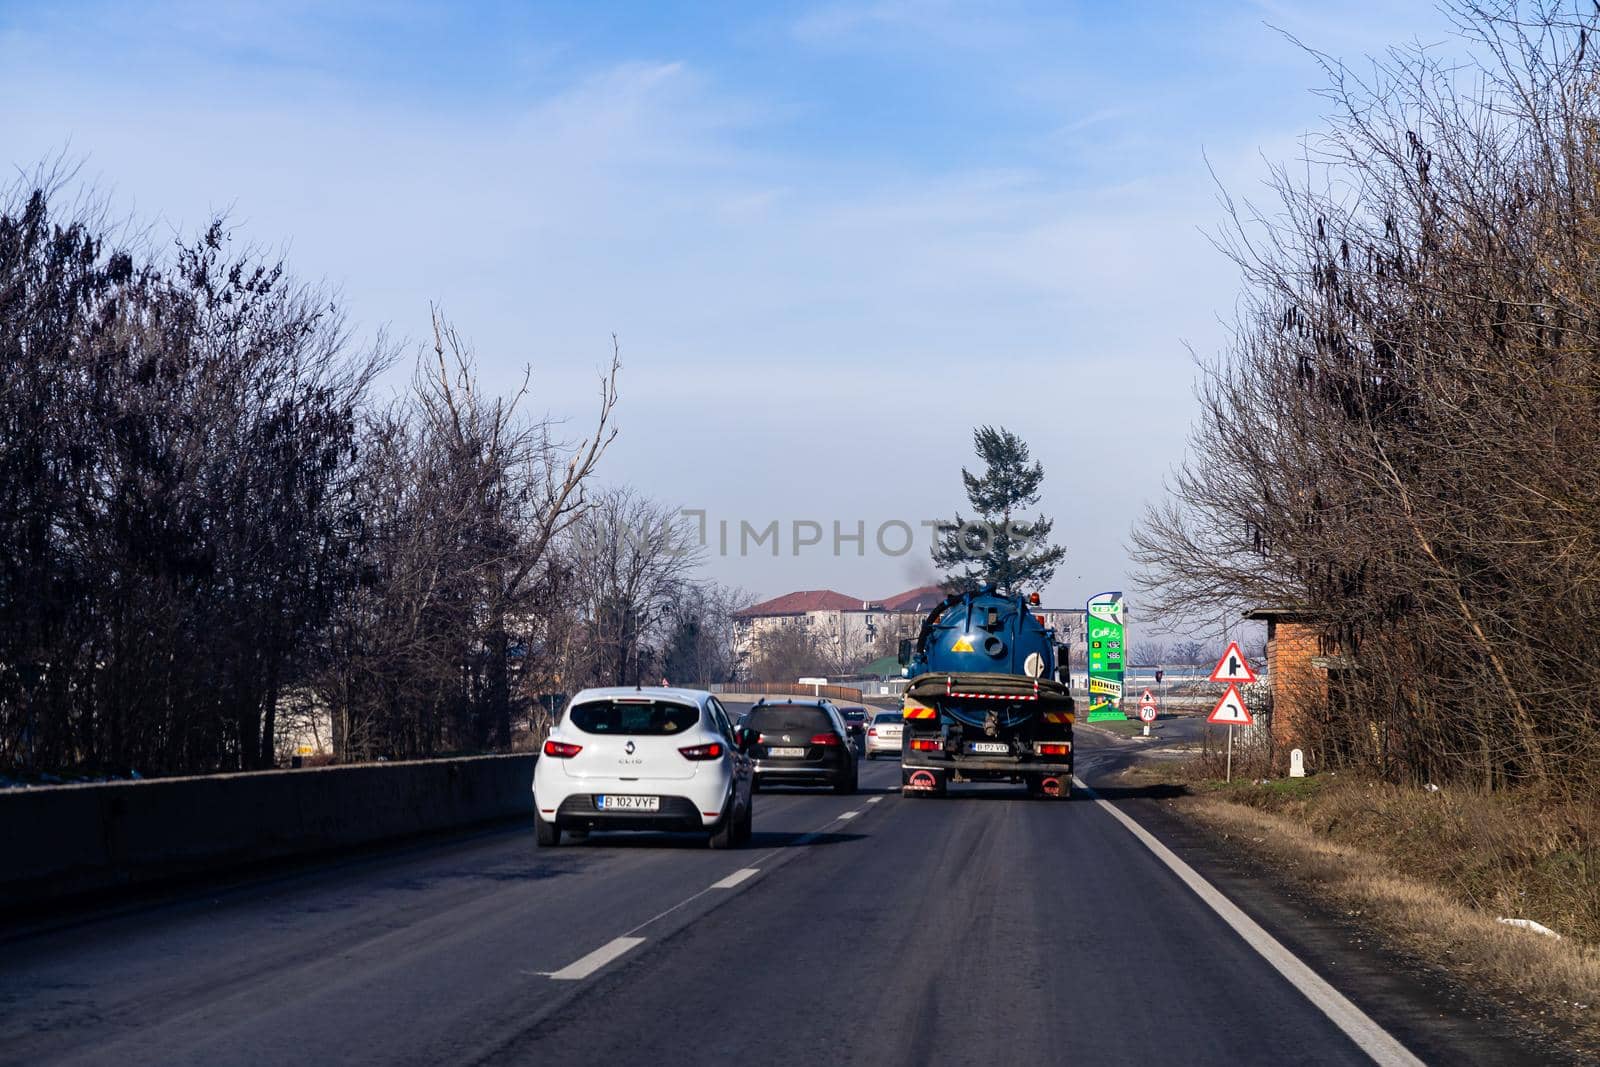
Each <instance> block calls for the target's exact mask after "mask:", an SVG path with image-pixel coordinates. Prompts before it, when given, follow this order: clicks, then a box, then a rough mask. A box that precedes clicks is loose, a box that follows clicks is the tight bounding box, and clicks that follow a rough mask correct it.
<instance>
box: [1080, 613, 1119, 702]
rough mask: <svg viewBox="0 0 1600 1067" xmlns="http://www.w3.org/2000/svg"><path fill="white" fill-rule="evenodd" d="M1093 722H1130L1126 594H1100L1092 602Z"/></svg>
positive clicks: (1090, 672) (1090, 624) (1091, 689)
mask: <svg viewBox="0 0 1600 1067" xmlns="http://www.w3.org/2000/svg"><path fill="white" fill-rule="evenodd" d="M1088 615H1089V617H1088V620H1087V622H1088V626H1089V628H1088V633H1087V634H1086V636H1085V638H1084V640H1085V641H1086V642H1087V643H1088V646H1089V649H1088V651H1089V659H1088V662H1089V718H1088V720H1087V721H1089V722H1097V721H1100V720H1104V719H1126V718H1127V717H1128V716H1127V715H1125V714H1123V711H1122V672H1123V667H1122V665H1123V663H1124V662H1125V660H1124V656H1123V653H1124V651H1125V650H1126V649H1127V645H1128V640H1127V636H1128V629H1127V627H1126V626H1125V625H1124V624H1123V616H1122V594H1121V593H1097V594H1096V595H1094V596H1092V597H1090V598H1089V605H1088Z"/></svg>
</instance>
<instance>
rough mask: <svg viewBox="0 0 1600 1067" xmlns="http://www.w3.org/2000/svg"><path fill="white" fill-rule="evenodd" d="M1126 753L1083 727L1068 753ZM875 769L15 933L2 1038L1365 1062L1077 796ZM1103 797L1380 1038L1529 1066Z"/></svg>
mask: <svg viewBox="0 0 1600 1067" xmlns="http://www.w3.org/2000/svg"><path fill="white" fill-rule="evenodd" d="M1131 747H1132V746H1129V745H1124V744H1119V743H1117V742H1113V741H1109V740H1106V739H1105V738H1103V737H1098V736H1095V735H1091V734H1089V733H1088V732H1084V733H1082V734H1080V756H1079V767H1080V772H1081V776H1082V777H1085V778H1087V779H1089V780H1090V782H1091V784H1092V783H1093V781H1094V780H1096V779H1097V778H1099V777H1101V775H1102V774H1103V773H1104V772H1105V771H1107V770H1109V769H1111V768H1113V767H1114V766H1116V765H1117V764H1118V763H1119V762H1120V761H1121V760H1122V759H1123V758H1124V756H1123V754H1124V753H1125V752H1127V751H1128V750H1129V749H1130V748H1131ZM898 771H899V768H898V764H895V763H891V762H887V761H881V762H864V763H863V764H862V775H861V780H862V785H863V789H862V792H861V793H860V794H859V795H856V796H851V797H844V796H835V795H832V794H830V793H825V792H802V791H795V792H789V793H771V792H768V793H762V794H761V795H760V796H758V797H757V809H756V822H755V828H756V833H755V839H754V842H753V843H752V845H751V846H750V847H749V848H747V849H744V850H740V851H733V852H712V851H710V850H709V849H707V848H706V847H705V846H704V844H703V839H699V838H690V837H678V836H674V835H624V836H617V835H611V836H604V835H597V836H595V837H592V838H591V839H589V840H588V841H585V842H582V843H577V844H568V845H563V846H562V847H561V848H559V849H554V850H550V849H546V850H539V849H536V848H535V847H534V844H533V837H532V832H531V829H530V828H528V827H521V826H519V827H512V828H505V829H497V830H493V831H489V832H483V833H477V834H473V835H468V836H463V837H459V838H455V839H451V840H447V841H432V842H427V843H423V844H419V845H415V846H411V847H408V848H401V849H391V850H387V851H384V852H380V853H376V854H369V855H366V856H363V857H361V858H358V859H354V860H350V861H346V862H341V863H336V864H329V865H322V866H318V867H316V868H313V869H301V870H296V871H292V872H286V873H281V874H279V875H278V876H275V877H272V878H268V879H256V880H251V881H248V882H243V883H240V884H235V885H230V886H226V887H211V888H209V889H206V890H203V891H202V890H199V889H189V890H185V891H181V892H176V893H174V894H172V895H171V896H169V897H168V898H166V899H163V900H160V901H155V902H146V903H143V904H140V905H137V906H135V907H132V908H128V909H123V910H121V911H119V912H116V913H110V914H105V913H102V914H98V915H88V916H78V917H76V918H72V919H68V920H62V921H59V922H55V923H52V924H48V925H47V926H46V927H45V928H42V929H34V930H31V931H26V932H22V933H16V932H13V933H12V934H11V935H9V936H7V937H6V938H5V939H4V940H0V1061H3V1062H6V1063H42V1062H52V1063H53V1062H84V1063H117V1064H138V1063H205V1064H217V1063H285V1062H293V1061H311V1062H332V1061H337V1062H345V1063H382V1064H389V1063H418V1064H434V1063H479V1062H482V1063H507V1064H511V1063H533V1062H537V1063H540V1064H565V1063H597V1064H635V1063H638V1064H650V1065H652V1067H667V1065H671V1064H704V1063H722V1062H750V1063H808V1064H810V1063H830V1064H831V1063H863V1064H924V1063H936V1064H945V1063H949V1064H962V1063H973V1064H978V1063H1020V1062H1030V1061H1032V1062H1068V1061H1070V1062H1074V1063H1084V1064H1147V1063H1183V1064H1230V1065H1237V1064H1257V1063H1261V1064H1267V1063H1273V1064H1286V1063H1296V1064H1298V1063H1317V1064H1354V1063H1370V1062H1372V1059H1371V1058H1370V1057H1369V1056H1368V1054H1367V1053H1364V1052H1363V1051H1362V1050H1361V1048H1359V1047H1358V1046H1357V1044H1356V1043H1355V1042H1354V1040H1353V1039H1352V1037H1351V1036H1349V1033H1348V1032H1347V1030H1348V1025H1347V1026H1346V1028H1344V1029H1341V1027H1340V1026H1339V1025H1336V1023H1335V1022H1334V1021H1332V1020H1331V1019H1330V1016H1329V1015H1328V1014H1327V1013H1325V1011H1324V1010H1322V1009H1321V1008H1319V1007H1317V1006H1316V1005H1315V1004H1314V1003H1313V1000H1312V999H1308V996H1307V994H1306V993H1304V992H1302V990H1301V989H1300V988H1298V987H1297V986H1296V985H1294V984H1291V982H1290V981H1289V980H1288V979H1287V978H1285V976H1284V973H1283V972H1282V971H1281V970H1280V969H1279V968H1277V967H1274V966H1273V965H1272V964H1271V963H1269V962H1268V960H1267V959H1266V958H1265V957H1264V956H1263V955H1262V954H1261V953H1260V952H1259V951H1258V950H1257V949H1256V948H1254V947H1252V945H1251V944H1249V943H1248V942H1247V941H1246V939H1245V938H1244V937H1243V936H1241V934H1240V933H1239V932H1238V930H1237V929H1236V928H1235V927H1234V926H1230V925H1229V923H1228V922H1226V921H1225V920H1224V918H1223V917H1222V916H1220V915H1219V914H1218V912H1217V910H1215V909H1214V908H1213V907H1212V906H1211V905H1209V904H1207V903H1206V902H1205V901H1204V900H1203V899H1202V897H1201V896H1200V895H1198V894H1197V892H1196V891H1195V889H1194V888H1192V887H1191V885H1189V884H1186V883H1185V882H1184V881H1183V880H1182V878H1181V877H1180V874H1179V873H1177V872H1175V871H1174V870H1173V869H1172V868H1171V867H1169V866H1168V865H1167V864H1165V863H1164V862H1163V861H1162V859H1161V858H1160V857H1158V855H1157V854H1156V852H1155V851H1152V849H1151V848H1150V847H1149V846H1148V845H1147V844H1146V843H1145V842H1143V841H1141V840H1140V838H1139V837H1138V836H1136V834H1135V832H1133V831H1132V830H1130V828H1129V827H1128V826H1127V825H1124V824H1123V823H1122V822H1121V821H1119V819H1118V818H1117V817H1116V816H1115V815H1113V814H1112V812H1110V811H1108V810H1106V807H1105V806H1103V805H1102V804H1100V803H1097V802H1095V801H1093V800H1090V799H1087V798H1085V799H1077V800H1073V801H1070V802H1043V801H1030V800H1028V799H1026V798H1025V797H1024V796H1023V795H1022V791H1021V789H1020V787H1001V786H982V787H967V789H966V790H965V791H964V792H962V793H959V794H952V796H951V797H949V798H946V799H942V800H937V799H912V798H902V797H901V796H900V795H899V792H898ZM1105 795H1106V797H1107V801H1106V803H1107V804H1109V805H1112V806H1115V808H1116V809H1117V810H1118V811H1121V812H1123V813H1125V814H1128V815H1131V816H1132V817H1133V818H1134V819H1136V820H1138V822H1139V824H1140V825H1141V826H1147V827H1150V828H1152V829H1153V830H1154V831H1155V832H1156V833H1157V834H1158V835H1159V836H1162V837H1163V838H1164V839H1166V840H1169V841H1172V842H1173V843H1174V848H1175V849H1177V850H1178V851H1179V852H1180V853H1182V854H1183V855H1185V856H1186V857H1187V858H1188V859H1189V860H1190V861H1191V862H1192V863H1193V864H1194V865H1195V870H1197V871H1198V872H1199V873H1200V874H1201V875H1202V876H1207V877H1213V876H1214V877H1215V878H1216V879H1217V880H1216V882H1215V884H1216V885H1217V886H1218V887H1219V888H1221V889H1222V890H1223V891H1224V892H1226V893H1227V894H1228V895H1229V897H1230V899H1232V900H1233V901H1234V902H1236V903H1237V904H1238V905H1239V906H1240V907H1242V908H1244V909H1245V911H1246V913H1248V914H1249V915H1252V916H1254V917H1255V918H1256V920H1257V921H1259V922H1260V923H1261V925H1262V926H1263V927H1264V928H1265V929H1267V930H1269V931H1271V933H1272V934H1273V935H1274V936H1276V937H1278V938H1279V939H1281V941H1282V945H1283V946H1285V950H1286V951H1289V952H1291V953H1295V954H1297V958H1303V959H1305V960H1306V962H1307V963H1309V964H1310V965H1311V966H1312V968H1313V970H1315V971H1317V972H1318V973H1320V974H1322V975H1323V976H1324V977H1327V978H1328V979H1329V980H1330V981H1331V982H1333V984H1334V985H1336V986H1338V988H1339V989H1340V990H1341V992H1342V993H1343V994H1344V995H1345V996H1348V997H1349V998H1350V1001H1351V1002H1352V1003H1353V1004H1354V1005H1356V1006H1357V1007H1356V1010H1357V1011H1358V1013H1359V1012H1365V1013H1366V1014H1365V1016H1364V1017H1366V1018H1368V1019H1369V1021H1370V1022H1371V1023H1372V1024H1373V1025H1374V1027H1375V1028H1377V1031H1378V1033H1379V1034H1381V1035H1383V1036H1384V1037H1385V1038H1388V1039H1390V1040H1392V1041H1397V1042H1400V1043H1403V1044H1404V1045H1405V1046H1406V1047H1408V1048H1410V1049H1411V1050H1412V1051H1413V1052H1415V1053H1417V1054H1418V1055H1419V1056H1420V1057H1421V1058H1422V1059H1423V1060H1424V1061H1426V1062H1434V1063H1441V1064H1442V1063H1513V1062H1542V1061H1540V1060H1539V1059H1538V1058H1537V1057H1536V1056H1534V1055H1532V1054H1530V1053H1529V1052H1528V1051H1527V1050H1526V1049H1524V1048H1522V1047H1519V1046H1518V1045H1516V1044H1515V1043H1513V1042H1511V1041H1510V1040H1509V1039H1508V1038H1507V1037H1506V1036H1505V1035H1504V1034H1503V1033H1501V1032H1500V1031H1499V1030H1498V1029H1497V1028H1496V1027H1495V1026H1494V1025H1493V1023H1492V1022H1488V1023H1486V1022H1482V1021H1479V1020H1475V1019H1473V1018H1471V1014H1472V1013H1471V1012H1470V1011H1469V1010H1466V1009H1464V1008H1462V1007H1461V1006H1460V1005H1451V1004H1449V1003H1446V1002H1445V1001H1444V999H1443V998H1442V997H1441V996H1440V995H1439V994H1438V993H1437V992H1436V991H1432V990H1429V989H1428V988H1426V985H1425V984H1422V983H1419V982H1418V981H1415V980H1413V979H1411V978H1408V977H1407V976H1406V975H1404V974H1400V973H1397V972H1396V971H1395V969H1394V968H1393V967H1391V966H1389V965H1388V964H1387V963H1386V961H1384V960H1382V959H1381V958H1374V957H1371V956H1370V955H1362V954H1361V953H1359V952H1354V951H1352V950H1350V949H1349V947H1348V946H1347V945H1343V944H1341V939H1340V937H1339V936H1338V934H1337V931H1335V930H1334V929H1333V928H1332V927H1331V926H1329V925H1328V924H1327V923H1325V922H1323V921H1322V920H1318V919H1314V918H1308V917H1307V916H1306V915H1305V914H1304V913H1303V912H1300V911H1297V910H1295V909H1294V908H1293V907H1292V906H1290V905H1288V904H1286V903H1285V902H1284V900H1283V899H1282V898H1281V897H1279V896H1276V895H1274V894H1273V893H1272V891H1271V890H1270V889H1269V888H1264V887H1261V886H1259V885H1255V884H1253V883H1251V882H1249V881H1248V880H1247V879H1243V878H1241V877H1240V876H1239V874H1238V872H1237V871H1234V870H1232V869H1231V868H1229V867H1227V865H1226V864H1225V863H1220V862H1218V861H1217V859H1216V857H1214V856H1210V855H1209V854H1208V853H1207V852H1206V851H1205V849H1204V848H1203V847H1201V846H1200V845H1198V844H1196V843H1195V842H1192V841H1187V840H1184V839H1183V833H1182V831H1181V830H1180V829H1177V828H1174V827H1172V826H1168V825H1166V823H1165V822H1164V821H1163V817H1162V816H1161V815H1160V813H1159V811H1158V810H1157V807H1156V805H1155V802H1154V801H1152V800H1150V799H1148V798H1143V797H1139V796H1134V795H1118V794H1115V793H1113V792H1112V791H1111V790H1107V791H1106V793H1105ZM1167 822H1170V820H1167ZM1395 1047H1397V1048H1398V1047H1399V1046H1398V1045H1396V1046H1395ZM1379 1058H1380V1059H1383V1058H1384V1057H1383V1056H1382V1055H1380V1056H1379Z"/></svg>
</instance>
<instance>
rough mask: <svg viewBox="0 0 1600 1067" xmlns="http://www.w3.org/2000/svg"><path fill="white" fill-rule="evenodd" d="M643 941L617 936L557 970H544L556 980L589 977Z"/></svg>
mask: <svg viewBox="0 0 1600 1067" xmlns="http://www.w3.org/2000/svg"><path fill="white" fill-rule="evenodd" d="M643 943H644V938H642V937H618V938H614V939H612V940H611V941H608V942H606V943H605V944H604V945H601V946H600V947H599V948H597V949H595V950H594V951H593V952H591V953H589V954H588V955H587V956H585V957H583V958H582V959H580V960H574V961H573V962H571V963H569V964H567V965H566V966H565V967H563V968H561V969H560V970H559V971H548V972H545V973H546V975H547V977H550V978H553V979H555V980H556V981H558V982H576V981H579V980H580V979H584V978H587V977H589V976H590V975H591V974H593V973H594V972H596V971H598V970H599V969H600V968H602V967H604V966H605V965H606V964H608V963H610V962H611V961H612V960H614V959H616V958H617V957H618V956H620V955H622V954H623V953H624V952H627V951H628V950H629V949H631V948H633V947H635V946H636V945H640V944H643Z"/></svg>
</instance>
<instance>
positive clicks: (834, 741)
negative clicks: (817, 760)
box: [811, 734, 840, 748]
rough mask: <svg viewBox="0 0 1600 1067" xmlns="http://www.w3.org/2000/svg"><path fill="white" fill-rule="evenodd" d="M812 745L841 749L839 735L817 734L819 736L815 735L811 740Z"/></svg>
mask: <svg viewBox="0 0 1600 1067" xmlns="http://www.w3.org/2000/svg"><path fill="white" fill-rule="evenodd" d="M811 743H812V744H813V745H821V746H823V747H824V748H838V747H839V743H840V742H839V735H838V734H817V735H815V736H814V737H812V738H811Z"/></svg>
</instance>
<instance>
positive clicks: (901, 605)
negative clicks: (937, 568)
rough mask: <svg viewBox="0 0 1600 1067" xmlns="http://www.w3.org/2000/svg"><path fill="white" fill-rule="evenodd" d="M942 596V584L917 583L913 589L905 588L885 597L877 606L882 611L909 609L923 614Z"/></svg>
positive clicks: (942, 597) (943, 593)
mask: <svg viewBox="0 0 1600 1067" xmlns="http://www.w3.org/2000/svg"><path fill="white" fill-rule="evenodd" d="M944 597H945V592H944V587H943V586H940V585H919V586H917V587H916V588H915V589H907V590H906V591H905V592H904V593H897V594H896V595H894V596H892V597H886V598H885V599H884V600H883V602H882V603H881V604H879V607H880V608H882V609H883V610H884V611H909V612H913V613H916V614H923V615H925V614H927V613H928V612H930V611H932V610H933V606H934V605H935V604H937V603H939V601H941V600H943V599H944Z"/></svg>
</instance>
